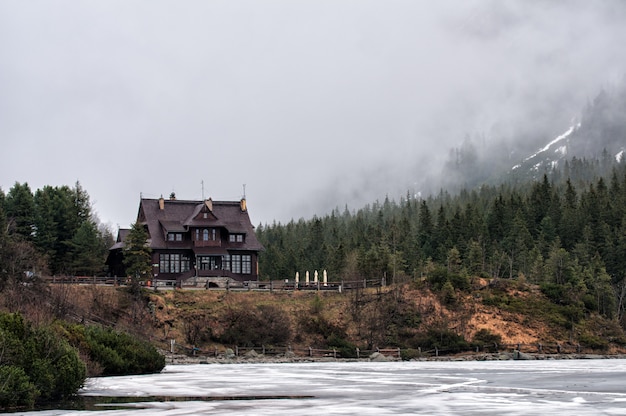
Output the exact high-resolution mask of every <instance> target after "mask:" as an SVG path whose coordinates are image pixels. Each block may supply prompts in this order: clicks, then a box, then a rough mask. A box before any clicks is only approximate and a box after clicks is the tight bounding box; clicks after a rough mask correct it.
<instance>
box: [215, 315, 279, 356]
mask: <svg viewBox="0 0 626 416" xmlns="http://www.w3.org/2000/svg"><path fill="white" fill-rule="evenodd" d="M221 321H222V325H223V326H224V331H223V332H222V333H221V334H219V335H216V336H215V338H214V339H215V340H216V341H218V342H221V343H224V344H232V345H238V346H244V347H254V346H259V345H277V344H285V343H287V342H289V341H290V339H291V325H290V321H289V317H288V316H287V313H286V312H284V311H282V310H281V309H280V308H277V307H275V306H272V305H258V306H256V307H255V308H245V307H241V308H237V309H230V310H229V311H227V312H226V313H225V314H224V316H222V317H221Z"/></svg>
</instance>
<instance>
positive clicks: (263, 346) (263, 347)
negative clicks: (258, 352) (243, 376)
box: [261, 345, 265, 355]
mask: <svg viewBox="0 0 626 416" xmlns="http://www.w3.org/2000/svg"><path fill="white" fill-rule="evenodd" d="M261 348H262V351H263V355H265V345H261Z"/></svg>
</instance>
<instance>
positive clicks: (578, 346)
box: [576, 344, 581, 354]
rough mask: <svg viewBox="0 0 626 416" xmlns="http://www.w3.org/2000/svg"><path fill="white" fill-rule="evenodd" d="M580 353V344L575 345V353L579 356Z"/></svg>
mask: <svg viewBox="0 0 626 416" xmlns="http://www.w3.org/2000/svg"><path fill="white" fill-rule="evenodd" d="M580 351H581V349H580V344H577V345H576V352H577V353H579V354H580Z"/></svg>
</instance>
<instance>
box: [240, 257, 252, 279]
mask: <svg viewBox="0 0 626 416" xmlns="http://www.w3.org/2000/svg"><path fill="white" fill-rule="evenodd" d="M251 272H252V256H250V255H249V254H245V255H242V256H241V273H243V274H250V273H251Z"/></svg>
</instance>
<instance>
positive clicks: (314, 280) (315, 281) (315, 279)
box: [313, 270, 317, 284]
mask: <svg viewBox="0 0 626 416" xmlns="http://www.w3.org/2000/svg"><path fill="white" fill-rule="evenodd" d="M313 283H315V284H317V270H315V276H314V277H313Z"/></svg>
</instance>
